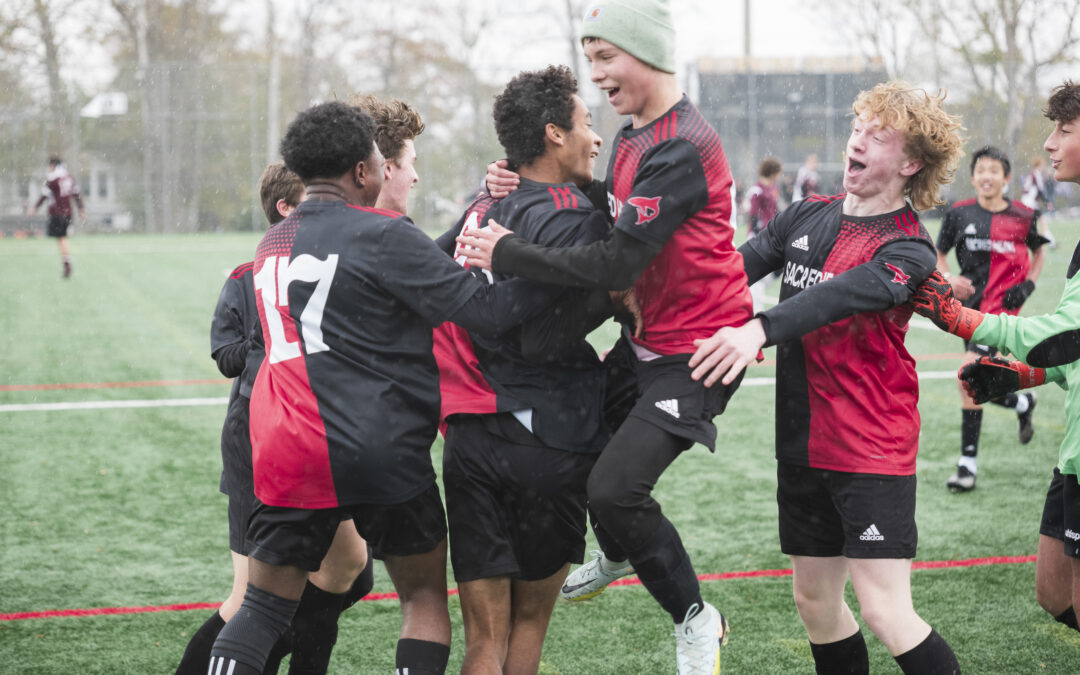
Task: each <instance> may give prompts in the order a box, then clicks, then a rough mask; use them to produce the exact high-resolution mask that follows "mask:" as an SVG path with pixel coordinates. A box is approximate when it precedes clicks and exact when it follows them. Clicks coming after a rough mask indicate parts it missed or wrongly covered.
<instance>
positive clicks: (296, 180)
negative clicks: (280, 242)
mask: <svg viewBox="0 0 1080 675" xmlns="http://www.w3.org/2000/svg"><path fill="white" fill-rule="evenodd" d="M303 194H304V182H303V181H302V180H300V176H297V175H296V174H295V173H293V172H292V171H289V169H288V167H286V166H285V164H284V163H283V162H275V163H273V164H270V165H268V166H267V167H266V168H265V169H263V172H262V176H260V177H259V201H261V202H262V207H263V213H265V214H266V219H267V220H268V221H270V224H271V225H276V224H277V223H279V222H281V221H282V220H284V219H285V216H283V215H281V214H280V213H278V210H277V203H278V200H279V199H284V200H285V203H286V204H288V205H289V206H296V205H297V204H299V203H300V196H301V195H303Z"/></svg>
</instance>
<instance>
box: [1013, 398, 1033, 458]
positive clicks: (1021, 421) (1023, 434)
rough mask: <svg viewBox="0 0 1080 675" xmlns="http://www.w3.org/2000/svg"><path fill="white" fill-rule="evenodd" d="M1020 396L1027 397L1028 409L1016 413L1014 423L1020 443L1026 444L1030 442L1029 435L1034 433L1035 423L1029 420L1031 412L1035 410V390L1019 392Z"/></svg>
mask: <svg viewBox="0 0 1080 675" xmlns="http://www.w3.org/2000/svg"><path fill="white" fill-rule="evenodd" d="M1021 396H1027V397H1028V409H1027V410H1026V411H1024V412H1022V413H1017V414H1016V423H1017V427H1018V433H1019V436H1020V445H1027V444H1028V443H1030V442H1031V437H1032V436H1034V435H1035V425H1034V424H1032V422H1031V413H1033V412H1035V404H1036V403H1037V402H1038V399H1037V398H1036V397H1035V392H1033V391H1029V392H1028V393H1026V394H1021Z"/></svg>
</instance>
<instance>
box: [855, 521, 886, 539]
mask: <svg viewBox="0 0 1080 675" xmlns="http://www.w3.org/2000/svg"><path fill="white" fill-rule="evenodd" d="M859 541H885V535H883V534H882V533H881V532H879V531H878V529H877V525H874V524H871V525H870V527H868V528H866V530H865V531H864V532H863V533H862V534H860V535H859Z"/></svg>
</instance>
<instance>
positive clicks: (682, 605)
mask: <svg viewBox="0 0 1080 675" xmlns="http://www.w3.org/2000/svg"><path fill="white" fill-rule="evenodd" d="M663 522H664V525H665V526H666V527H662V528H661V529H660V530H659V531H658V532H657V533H656V534H655V535H654V536H653V537H652V538H650V540H649V543H648V544H646V545H645V546H643V547H642V549H641V550H640V551H639V552H636V553H631V554H630V562H631V563H632V564H633V565H634V571H635V572H637V575H638V579H641V583H642V585H643V586H645V588H646V589H647V590H648V591H649V593H650V594H651V595H652V596H653V597H654V598H655V599H656V601H657V602H658V603H660V606H661V607H663V608H664V610H665V611H666V612H667V613H668V614H670V615H671V618H672V620H673V621H674V622H675V623H682V622H683V619H685V618H686V612H687V610H689V609H690V607H691V606H693V605H694V603H697V604H698V606H699V607H700V606H702V603H703V600H702V599H701V585H700V584H699V583H698V579H697V574H695V573H694V565H693V563H691V562H690V555H689V554H688V553H687V552H686V549H685V548H683V544H682V539H680V538H679V533H678V532H676V531H675V526H673V525H672V524H671V523H670V522H669V521H668V520H667V518H665V519H664V521H663Z"/></svg>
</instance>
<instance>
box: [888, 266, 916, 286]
mask: <svg viewBox="0 0 1080 675" xmlns="http://www.w3.org/2000/svg"><path fill="white" fill-rule="evenodd" d="M885 267H888V268H889V269H890V270H891V271H892V272H893V273H895V274H896V276H894V277H893V278H892V282H893V283H894V284H906V283H907V282H909V281H911V275H910V274H904V270H902V269H900V268H899V267H897V266H896V265H893V264H892V263H885Z"/></svg>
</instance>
